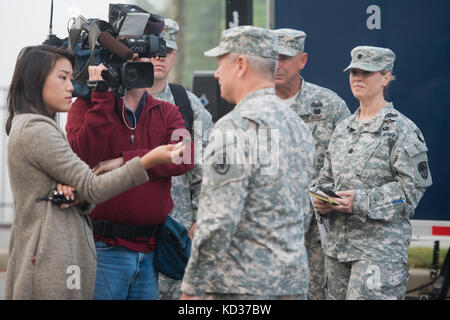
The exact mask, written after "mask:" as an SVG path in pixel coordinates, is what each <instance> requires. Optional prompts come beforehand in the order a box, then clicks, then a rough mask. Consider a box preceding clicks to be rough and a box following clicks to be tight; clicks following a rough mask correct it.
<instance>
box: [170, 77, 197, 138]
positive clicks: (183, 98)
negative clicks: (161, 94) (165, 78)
mask: <svg viewBox="0 0 450 320" xmlns="http://www.w3.org/2000/svg"><path fill="white" fill-rule="evenodd" d="M169 87H170V91H172V95H173V98H174V100H175V105H176V106H177V107H178V110H179V111H180V113H181V116H182V117H183V120H184V123H185V125H186V129H187V130H188V131H189V133H190V134H191V136H192V133H193V131H192V130H193V125H194V113H193V112H192V106H191V102H190V101H189V97H188V95H187V92H186V89H185V88H184V87H183V86H180V85H179V84H174V83H169Z"/></svg>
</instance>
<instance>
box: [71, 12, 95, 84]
mask: <svg viewBox="0 0 450 320" xmlns="http://www.w3.org/2000/svg"><path fill="white" fill-rule="evenodd" d="M71 20H73V21H74V22H73V24H72V26H71V27H70V29H69V46H68V51H69V52H70V53H72V54H75V46H76V45H77V43H78V40H79V39H80V36H81V31H82V30H83V28H87V26H86V25H87V24H88V22H89V21H88V20H86V19H85V18H84V17H83V16H79V17H78V18H76V19H75V18H72V19H71ZM97 23H98V21H92V22H91V23H90V25H89V26H88V28H89V29H88V32H89V49H90V50H91V54H90V55H89V60H88V61H87V62H86V64H85V65H84V66H83V68H82V69H81V70H79V66H77V65H76V64H75V70H74V71H75V74H74V80H77V81H79V82H84V81H86V80H88V79H89V69H88V68H89V66H91V65H92V64H93V63H94V58H95V52H94V49H95V44H96V42H97V39H98V36H99V34H100V32H101V30H100V28H99V26H98V25H97Z"/></svg>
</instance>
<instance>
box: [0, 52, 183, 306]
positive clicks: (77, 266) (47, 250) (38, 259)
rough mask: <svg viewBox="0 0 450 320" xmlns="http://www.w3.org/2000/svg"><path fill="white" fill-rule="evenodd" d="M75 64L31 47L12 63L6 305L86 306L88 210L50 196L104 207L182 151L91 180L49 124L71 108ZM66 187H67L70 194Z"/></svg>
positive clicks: (169, 150) (91, 250)
mask: <svg viewBox="0 0 450 320" xmlns="http://www.w3.org/2000/svg"><path fill="white" fill-rule="evenodd" d="M73 65H74V57H73V56H72V55H70V54H69V53H67V52H66V51H63V50H60V49H57V48H54V47H48V46H35V47H26V48H24V49H23V50H22V51H21V53H20V54H19V56H18V59H17V63H16V67H15V71H14V75H13V79H12V82H11V85H10V89H9V94H8V111H9V117H8V119H7V123H6V132H7V134H8V135H9V142H8V169H9V177H10V183H11V190H12V193H13V198H14V208H15V209H14V210H15V216H14V222H13V225H12V230H11V237H10V243H9V260H8V267H7V275H6V288H5V298H6V299H91V298H92V297H93V293H94V284H95V275H96V255H95V245H94V241H93V236H92V230H91V223H90V221H89V218H88V215H89V213H90V211H91V209H92V206H89V205H87V206H82V205H74V206H70V207H69V208H67V209H65V210H64V211H63V210H62V209H61V208H60V207H58V206H55V205H52V203H51V202H50V201H39V202H38V201H37V200H38V199H40V198H42V197H44V196H48V195H49V194H48V193H49V191H50V190H53V189H54V188H55V187H56V186H57V184H58V182H60V183H61V184H63V185H65V186H64V187H63V186H62V185H61V184H60V185H58V190H60V191H63V189H64V191H65V193H66V195H67V194H70V192H73V188H75V189H76V190H77V195H78V196H80V197H81V198H83V199H86V201H87V202H88V203H93V204H96V203H100V202H103V201H105V200H107V199H109V198H111V197H113V196H115V195H117V194H119V193H122V192H123V191H125V190H127V189H129V188H132V187H134V186H137V185H139V184H142V183H144V182H146V181H147V180H148V175H147V172H146V170H147V169H149V168H150V167H152V166H154V165H157V164H164V163H172V157H174V158H175V157H176V156H181V154H182V152H183V149H182V147H181V144H178V145H169V146H160V147H157V148H155V149H153V150H152V151H150V152H149V153H147V154H146V155H144V156H143V157H142V158H137V157H136V158H135V159H133V160H131V161H129V162H127V163H126V164H125V165H123V166H122V167H120V168H118V169H116V170H114V171H111V172H108V173H105V174H103V175H101V176H96V175H95V174H94V173H93V172H92V171H91V170H90V168H89V167H88V166H87V165H86V164H85V163H84V162H82V161H81V160H80V159H79V158H78V157H77V156H76V155H75V154H74V153H73V151H72V149H71V148H70V146H69V144H68V142H67V139H66V137H65V133H64V132H63V131H62V130H61V129H60V128H59V127H58V125H57V123H56V122H55V120H54V118H55V114H56V113H57V112H67V111H68V110H69V108H70V103H71V101H72V91H73V86H72V73H73ZM68 186H73V188H70V187H68Z"/></svg>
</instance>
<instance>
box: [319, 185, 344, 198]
mask: <svg viewBox="0 0 450 320" xmlns="http://www.w3.org/2000/svg"><path fill="white" fill-rule="evenodd" d="M319 189H320V191H322V192H323V193H325V194H326V195H327V196H330V197H333V198H339V199H342V197H341V196H338V195H337V194H336V193H335V192H334V191H333V190H331V189H327V188H324V187H319Z"/></svg>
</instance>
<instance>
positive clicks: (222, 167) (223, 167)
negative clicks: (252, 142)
mask: <svg viewBox="0 0 450 320" xmlns="http://www.w3.org/2000/svg"><path fill="white" fill-rule="evenodd" d="M213 168H214V170H215V171H216V172H217V173H218V174H221V175H224V174H226V173H227V172H228V170H230V164H229V163H227V156H226V155H225V154H223V155H222V161H221V162H220V163H214V164H213Z"/></svg>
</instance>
